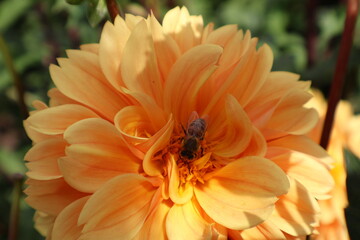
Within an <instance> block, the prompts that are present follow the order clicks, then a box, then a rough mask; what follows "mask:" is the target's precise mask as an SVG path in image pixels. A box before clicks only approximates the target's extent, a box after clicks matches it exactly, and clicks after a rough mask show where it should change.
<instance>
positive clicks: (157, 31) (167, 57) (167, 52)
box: [149, 14, 181, 82]
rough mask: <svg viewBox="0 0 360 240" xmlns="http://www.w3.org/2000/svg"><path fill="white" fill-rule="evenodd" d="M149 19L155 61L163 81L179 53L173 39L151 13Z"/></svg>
mask: <svg viewBox="0 0 360 240" xmlns="http://www.w3.org/2000/svg"><path fill="white" fill-rule="evenodd" d="M149 21H150V26H151V33H152V38H153V40H154V48H155V51H156V58H157V63H158V66H159V71H160V75H161V77H162V81H163V82H164V81H165V80H166V79H167V77H168V75H169V73H170V70H171V68H172V66H173V65H174V63H175V62H176V60H177V59H178V58H179V57H180V54H181V53H180V49H179V47H178V45H177V44H176V42H175V41H174V39H172V38H171V37H170V36H168V35H167V34H165V33H164V31H163V28H162V26H161V25H160V23H159V22H158V21H157V20H156V18H155V16H154V15H153V14H151V16H150V20H149Z"/></svg>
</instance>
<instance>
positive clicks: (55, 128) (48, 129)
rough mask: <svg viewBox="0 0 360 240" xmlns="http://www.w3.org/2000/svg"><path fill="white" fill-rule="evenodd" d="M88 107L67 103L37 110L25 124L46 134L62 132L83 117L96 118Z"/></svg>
mask: <svg viewBox="0 0 360 240" xmlns="http://www.w3.org/2000/svg"><path fill="white" fill-rule="evenodd" d="M98 117H99V116H98V115H97V114H95V113H94V112H93V111H91V110H90V109H88V108H86V107H83V106H81V105H76V104H67V105H61V106H57V107H52V108H48V109H44V110H42V111H38V112H36V113H35V114H33V115H31V116H30V117H29V118H28V119H27V120H26V122H27V124H28V125H29V127H30V128H32V129H33V130H36V131H37V132H40V133H42V134H47V135H58V134H62V133H64V131H65V130H66V128H68V127H69V126H70V125H71V124H73V123H75V122H78V121H80V120H82V119H85V118H98Z"/></svg>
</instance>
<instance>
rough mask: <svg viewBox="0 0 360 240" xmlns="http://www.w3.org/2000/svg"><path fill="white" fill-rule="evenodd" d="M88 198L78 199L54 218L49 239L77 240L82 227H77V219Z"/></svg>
mask: <svg viewBox="0 0 360 240" xmlns="http://www.w3.org/2000/svg"><path fill="white" fill-rule="evenodd" d="M88 199H89V197H83V198H80V199H78V200H76V201H74V202H73V203H71V204H70V205H68V206H67V207H66V208H64V210H62V211H61V213H60V214H59V215H58V216H57V217H56V220H55V223H54V228H53V231H52V236H51V239H54V240H57V239H59V240H60V239H77V238H78V237H79V236H80V234H81V230H82V226H78V224H77V222H78V218H79V215H80V212H81V210H82V208H83V207H84V205H85V203H86V201H87V200H88Z"/></svg>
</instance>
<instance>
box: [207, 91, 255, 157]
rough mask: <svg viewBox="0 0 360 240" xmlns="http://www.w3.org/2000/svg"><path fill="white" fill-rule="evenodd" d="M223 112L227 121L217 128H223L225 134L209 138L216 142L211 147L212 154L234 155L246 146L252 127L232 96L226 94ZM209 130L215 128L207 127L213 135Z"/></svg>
mask: <svg viewBox="0 0 360 240" xmlns="http://www.w3.org/2000/svg"><path fill="white" fill-rule="evenodd" d="M225 112H226V120H227V121H226V123H225V126H222V127H221V128H220V127H219V129H225V131H226V132H225V135H224V136H220V137H217V138H215V139H209V141H215V142H218V144H216V145H215V147H214V149H213V152H214V154H216V155H218V156H221V157H235V156H237V155H239V154H240V153H242V152H243V151H244V150H245V149H246V147H247V146H248V144H249V142H250V139H251V136H252V129H253V128H252V124H251V122H250V120H249V118H248V117H247V114H246V113H245V112H244V110H243V109H242V107H241V106H240V104H239V102H238V101H237V100H236V99H235V98H234V97H233V96H230V95H229V96H228V98H227V101H226V106H225ZM213 128H214V127H213ZM215 128H216V127H215ZM219 129H217V131H218V132H220V131H219ZM211 131H213V132H214V131H215V130H212V129H211V127H209V135H210V136H212V135H215V134H211ZM215 136H216V135H215Z"/></svg>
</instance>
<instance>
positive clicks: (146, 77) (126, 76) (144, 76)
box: [120, 20, 163, 106]
mask: <svg viewBox="0 0 360 240" xmlns="http://www.w3.org/2000/svg"><path fill="white" fill-rule="evenodd" d="M120 68H121V76H122V79H123V82H124V84H125V86H126V87H127V88H128V89H129V90H130V91H134V92H142V93H145V94H147V95H149V96H151V97H152V98H153V99H155V100H156V102H157V103H158V105H159V106H162V101H163V99H162V95H163V84H162V81H161V78H160V73H159V70H158V65H157V61H156V55H155V49H154V43H153V40H152V36H151V33H150V32H149V29H148V27H147V25H146V22H145V20H142V21H140V22H139V23H138V24H137V25H136V26H135V28H134V30H133V31H132V33H131V35H130V37H129V40H128V41H127V43H126V45H125V47H124V51H123V55H122V58H121V66H120Z"/></svg>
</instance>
